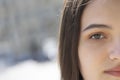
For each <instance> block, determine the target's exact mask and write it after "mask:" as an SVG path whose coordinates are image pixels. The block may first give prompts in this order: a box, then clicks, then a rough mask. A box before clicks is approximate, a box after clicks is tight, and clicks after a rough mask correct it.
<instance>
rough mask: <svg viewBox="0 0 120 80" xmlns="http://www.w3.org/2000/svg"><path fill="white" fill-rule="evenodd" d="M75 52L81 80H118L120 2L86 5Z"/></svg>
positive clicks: (108, 0)
mask: <svg viewBox="0 0 120 80" xmlns="http://www.w3.org/2000/svg"><path fill="white" fill-rule="evenodd" d="M78 53H79V61H80V72H81V74H82V76H83V78H84V80H120V0H93V1H92V2H91V3H89V4H88V5H87V7H86V8H85V10H84V12H83V15H82V21H81V34H80V40H79V47H78Z"/></svg>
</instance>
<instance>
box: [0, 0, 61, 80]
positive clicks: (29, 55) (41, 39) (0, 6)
mask: <svg viewBox="0 0 120 80" xmlns="http://www.w3.org/2000/svg"><path fill="white" fill-rule="evenodd" d="M62 4H63V0H0V80H60V71H59V64H58V58H57V56H58V52H57V49H58V35H59V33H58V32H59V25H60V24H59V22H60V16H61V9H62Z"/></svg>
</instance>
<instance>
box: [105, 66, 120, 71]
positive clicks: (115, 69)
mask: <svg viewBox="0 0 120 80" xmlns="http://www.w3.org/2000/svg"><path fill="white" fill-rule="evenodd" d="M119 71H120V65H119V66H116V67H113V68H111V69H108V70H106V71H105V72H119Z"/></svg>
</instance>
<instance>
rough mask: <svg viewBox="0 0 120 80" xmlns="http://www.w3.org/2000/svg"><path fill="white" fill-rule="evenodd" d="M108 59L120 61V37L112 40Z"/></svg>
mask: <svg viewBox="0 0 120 80" xmlns="http://www.w3.org/2000/svg"><path fill="white" fill-rule="evenodd" d="M110 47H111V48H110V54H109V57H110V59H119V60H120V37H117V38H116V39H114V41H113V42H112V43H111V46H110Z"/></svg>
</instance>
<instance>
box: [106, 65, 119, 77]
mask: <svg viewBox="0 0 120 80" xmlns="http://www.w3.org/2000/svg"><path fill="white" fill-rule="evenodd" d="M105 73H106V74H109V75H112V76H115V77H120V66H117V67H114V68H112V69H109V70H107V71H105Z"/></svg>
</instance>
